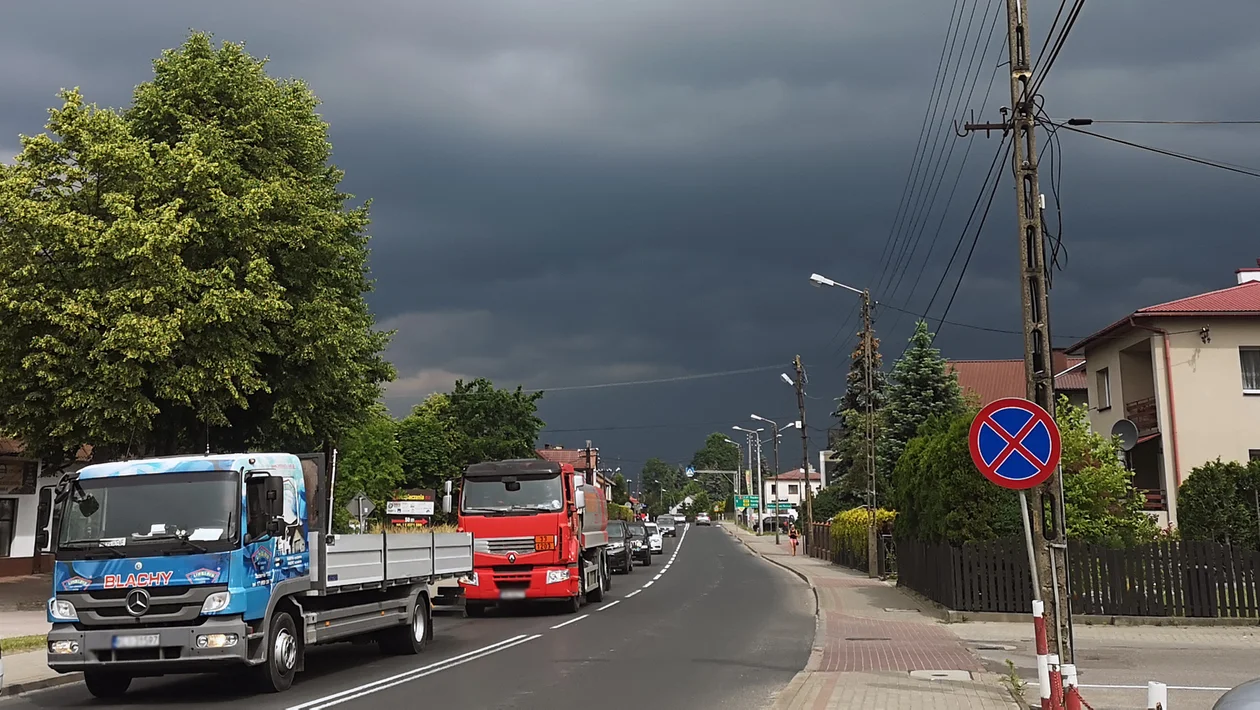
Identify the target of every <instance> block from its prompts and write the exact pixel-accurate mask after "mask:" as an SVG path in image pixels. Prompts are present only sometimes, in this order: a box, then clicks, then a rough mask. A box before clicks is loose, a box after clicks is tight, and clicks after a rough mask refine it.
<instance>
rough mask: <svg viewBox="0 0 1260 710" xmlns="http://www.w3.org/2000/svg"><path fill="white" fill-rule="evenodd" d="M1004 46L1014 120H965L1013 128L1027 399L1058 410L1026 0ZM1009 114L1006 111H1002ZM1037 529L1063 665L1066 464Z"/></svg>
mask: <svg viewBox="0 0 1260 710" xmlns="http://www.w3.org/2000/svg"><path fill="white" fill-rule="evenodd" d="M1006 22H1007V38H1006V39H1007V49H1008V52H1009V58H1010V62H1009V65H1010V68H1011V108H1010V120H1009V121H1003V122H1002V123H997V124H994V123H981V124H971V123H969V124H966V126H965V127H966V129H967V130H968V131H974V130H984V131H986V132H987V131H989V130H994V129H1000V130H1001V131H1002V133H1003V135H1004V136H1005V135H1006V133H1007V132H1008V131H1010V132H1011V138H1012V140H1011V143H1012V147H1013V148H1014V153H1013V156H1012V159H1011V165H1012V168H1013V170H1014V173H1015V204H1016V208H1017V217H1018V220H1019V265H1020V272H1019V284H1020V287H1019V291H1020V304H1021V306H1022V308H1023V332H1024V381H1025V391H1026V395H1027V397H1028V399H1029V400H1030V401H1032V402H1034V403H1036V404H1037V405H1038V406H1040V407H1041V408H1042V409H1044V410H1046V411H1047V412H1049V413H1050V415H1051V416H1054V404H1055V402H1054V365H1053V356H1052V352H1053V351H1052V349H1051V346H1050V344H1051V340H1050V303H1049V292H1048V285H1047V279H1046V243H1045V235H1044V234H1043V233H1042V231H1041V199H1042V196H1041V186H1040V184H1039V182H1038V178H1037V133H1036V115H1035V110H1036V103H1035V101H1036V96H1034V95H1031V94H1030V93H1029V91H1030V89H1031V88H1032V87H1033V84H1034V82H1033V79H1032V65H1031V61H1030V60H1031V57H1030V56H1029V53H1030V50H1029V46H1028V38H1029V37H1030V36H1031V35H1030V34H1029V29H1028V2H1027V0H1006ZM1003 113H1005V111H1003ZM1033 493H1034V498H1033V510H1032V515H1031V516H1030V517H1031V521H1030V522H1031V524H1032V532H1033V537H1034V540H1035V542H1036V543H1037V544H1036V545H1034V548H1035V550H1034V551H1035V553H1036V558H1037V572H1038V575H1037V579H1038V581H1039V584H1038V586H1039V587H1040V588H1039V589H1035V590H1033V591H1034V598H1035V599H1040V600H1045V601H1046V602H1047V603H1046V605H1045V609H1046V614H1045V619H1046V638H1047V642H1048V645H1049V646H1050V647H1052V648H1053V649H1054V650H1057V651H1058V655H1059V661H1060V663H1064V664H1069V663H1072V664H1074V663H1075V662H1076V660H1075V655H1076V654H1075V652H1074V647H1075V643H1074V640H1073V634H1072V609H1071V604H1072V601H1071V595H1070V592H1069V590H1070V588H1071V586H1070V584H1069V580H1068V573H1069V567H1068V555H1067V532H1066V530H1065V522H1064V517H1063V470H1062V469H1061V468H1059V469H1056V470H1055V472H1054V474H1053V475H1052V476H1051V477H1050V478H1049V479H1048V480H1047V481H1046V482H1045V483H1044V484H1042V485H1041V486H1040V487H1039V488H1037V489H1035V490H1034V491H1033Z"/></svg>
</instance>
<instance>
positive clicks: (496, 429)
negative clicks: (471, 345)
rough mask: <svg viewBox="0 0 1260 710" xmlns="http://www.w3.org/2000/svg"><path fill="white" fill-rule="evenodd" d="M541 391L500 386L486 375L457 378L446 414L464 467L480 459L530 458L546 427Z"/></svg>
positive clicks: (457, 455)
mask: <svg viewBox="0 0 1260 710" xmlns="http://www.w3.org/2000/svg"><path fill="white" fill-rule="evenodd" d="M542 396H543V395H542V392H532V393H527V392H525V391H524V390H522V389H521V388H520V387H517V388H516V389H515V390H509V389H497V388H495V386H494V383H493V382H491V381H490V380H487V379H485V378H484V377H478V378H477V379H475V380H473V381H472V382H464V381H463V380H458V381H456V382H455V389H454V390H452V391H451V393H450V394H449V395H447V399H449V400H450V406H449V408H447V409H446V411H445V415H444V416H445V417H446V418H447V420H448V421H449V422H450V424H451V427H452V429H453V430H454V432H455V461H456V463H457V464H458V466H459V468H460V469H461V470H462V469H463V468H464V467H466V466H467V465H468V464H471V463H476V462H479V461H499V460H503V459H514V458H530V457H533V456H534V443H535V442H536V441H537V440H538V433H539V432H540V431H542V428H543V426H544V423H543V420H542V419H539V418H538V400H540V399H542Z"/></svg>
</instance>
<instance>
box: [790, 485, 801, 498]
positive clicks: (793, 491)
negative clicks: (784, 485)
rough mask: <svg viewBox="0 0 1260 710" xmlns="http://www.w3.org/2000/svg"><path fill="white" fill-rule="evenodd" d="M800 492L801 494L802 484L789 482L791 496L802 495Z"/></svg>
mask: <svg viewBox="0 0 1260 710" xmlns="http://www.w3.org/2000/svg"><path fill="white" fill-rule="evenodd" d="M800 494H801V487H800V486H798V485H796V484H795V483H789V484H788V495H790V496H798V495H800Z"/></svg>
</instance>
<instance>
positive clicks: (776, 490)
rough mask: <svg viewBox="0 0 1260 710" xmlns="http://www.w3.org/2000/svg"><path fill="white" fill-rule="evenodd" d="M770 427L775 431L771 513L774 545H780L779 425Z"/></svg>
mask: <svg viewBox="0 0 1260 710" xmlns="http://www.w3.org/2000/svg"><path fill="white" fill-rule="evenodd" d="M770 427H771V428H772V429H773V430H774V483H771V484H770V486H771V487H772V488H774V502H773V503H772V505H773V506H774V507H773V508H771V509H770V512H772V513H773V514H774V544H776V545H778V544H779V528H781V527H783V526H782V525H779V425H778V424H775V423H774V422H770Z"/></svg>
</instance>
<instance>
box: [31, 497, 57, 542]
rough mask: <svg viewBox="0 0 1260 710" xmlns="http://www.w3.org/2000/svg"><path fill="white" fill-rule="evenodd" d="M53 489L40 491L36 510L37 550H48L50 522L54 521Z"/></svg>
mask: <svg viewBox="0 0 1260 710" xmlns="http://www.w3.org/2000/svg"><path fill="white" fill-rule="evenodd" d="M52 505H53V489H52V487H51V486H44V487H43V488H41V489H40V490H39V506H38V507H37V508H36V509H35V511H36V512H35V530H36V532H35V549H36V550H37V551H43V550H46V549H48V541H49V540H48V538H49V535H48V521H49V520H51V519H52Z"/></svg>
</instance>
